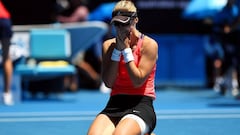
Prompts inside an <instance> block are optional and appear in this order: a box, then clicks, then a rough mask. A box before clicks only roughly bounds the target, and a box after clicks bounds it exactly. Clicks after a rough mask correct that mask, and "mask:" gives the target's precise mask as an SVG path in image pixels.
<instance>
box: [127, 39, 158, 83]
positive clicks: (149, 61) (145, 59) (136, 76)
mask: <svg viewBox="0 0 240 135" xmlns="http://www.w3.org/2000/svg"><path fill="white" fill-rule="evenodd" d="M144 38H145V40H144V42H143V46H142V49H141V60H140V63H139V66H138V67H137V66H136V65H135V63H134V61H130V62H128V63H126V67H127V70H128V73H129V76H130V79H131V80H132V83H133V85H134V86H135V87H140V86H142V85H143V83H144V82H145V81H146V79H147V77H148V76H149V74H150V73H151V71H152V69H153V67H154V65H155V64H156V61H157V57H158V45H157V43H156V41H154V40H153V39H151V38H149V37H147V36H145V37H144Z"/></svg>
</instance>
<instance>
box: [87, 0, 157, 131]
mask: <svg viewBox="0 0 240 135" xmlns="http://www.w3.org/2000/svg"><path fill="white" fill-rule="evenodd" d="M111 23H112V24H113V25H114V27H115V29H116V37H115V38H112V39H109V40H106V41H105V42H104V43H103V64H102V66H103V68H102V78H103V81H104V83H105V84H106V86H107V87H109V88H111V89H112V91H111V94H110V99H109V101H108V103H107V105H106V107H105V108H104V109H103V111H102V112H100V113H99V115H97V117H96V119H95V120H94V121H93V123H92V125H91V127H90V129H89V131H88V135H113V134H114V135H148V134H151V133H152V131H153V130H154V128H155V126H156V114H155V111H154V107H153V101H154V99H155V98H156V94H155V88H154V87H155V86H154V80H155V79H154V78H155V71H156V61H157V57H158V44H157V42H156V41H155V40H153V39H152V38H150V37H148V36H146V35H144V34H142V33H141V32H140V31H138V30H137V28H136V24H137V23H138V16H137V9H136V7H135V5H134V3H132V2H131V1H128V0H121V1H119V2H118V3H116V5H115V7H114V9H113V12H112V20H111Z"/></svg>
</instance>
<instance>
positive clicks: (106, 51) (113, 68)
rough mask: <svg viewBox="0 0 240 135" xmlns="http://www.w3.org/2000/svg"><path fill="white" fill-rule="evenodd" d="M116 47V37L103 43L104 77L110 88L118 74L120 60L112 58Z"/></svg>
mask: <svg viewBox="0 0 240 135" xmlns="http://www.w3.org/2000/svg"><path fill="white" fill-rule="evenodd" d="M114 48H115V39H110V40H107V41H105V42H104V43H103V50H102V51H103V53H102V55H103V56H102V59H103V60H102V79H103V82H104V83H105V85H106V86H107V87H109V88H111V87H112V86H113V84H114V82H115V80H116V77H117V74H118V64H119V62H117V61H112V60H111V56H112V52H113V49H114Z"/></svg>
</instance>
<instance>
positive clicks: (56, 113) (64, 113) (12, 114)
mask: <svg viewBox="0 0 240 135" xmlns="http://www.w3.org/2000/svg"><path fill="white" fill-rule="evenodd" d="M99 112H100V111H52V112H0V117H24V116H25V117H30V116H79V115H82V116H95V115H97V114H98V113H99ZM155 112H156V114H157V115H162V114H233V113H239V114H240V109H186V110H185V109H176V110H165V109H164V110H156V111H155Z"/></svg>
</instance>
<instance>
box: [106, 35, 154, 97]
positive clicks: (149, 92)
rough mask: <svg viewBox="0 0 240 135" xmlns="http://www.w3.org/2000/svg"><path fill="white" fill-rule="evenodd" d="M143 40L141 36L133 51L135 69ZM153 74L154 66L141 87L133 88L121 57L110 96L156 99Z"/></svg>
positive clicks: (139, 57)
mask: <svg viewBox="0 0 240 135" xmlns="http://www.w3.org/2000/svg"><path fill="white" fill-rule="evenodd" d="M143 38H144V35H143V34H142V35H141V36H140V38H139V40H138V42H137V47H136V49H135V50H134V51H133V55H134V62H135V64H136V66H137V67H138V64H139V62H140V59H141V47H142V43H143ZM155 72H156V64H155V66H154V68H153V69H152V72H151V73H150V75H149V77H148V78H147V80H146V81H145V82H144V84H143V85H142V86H141V87H138V88H134V86H133V84H132V82H131V79H130V77H129V74H128V71H127V68H126V65H125V62H124V60H123V56H121V59H120V62H119V71H118V73H119V74H118V76H117V78H116V81H115V83H114V85H113V87H112V91H111V96H112V95H118V94H127V95H143V96H149V97H152V98H153V99H155V98H156V94H155V85H154V78H155Z"/></svg>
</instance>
